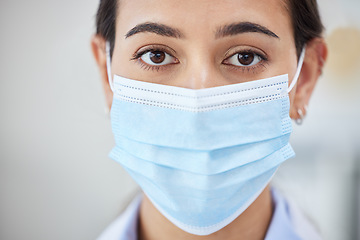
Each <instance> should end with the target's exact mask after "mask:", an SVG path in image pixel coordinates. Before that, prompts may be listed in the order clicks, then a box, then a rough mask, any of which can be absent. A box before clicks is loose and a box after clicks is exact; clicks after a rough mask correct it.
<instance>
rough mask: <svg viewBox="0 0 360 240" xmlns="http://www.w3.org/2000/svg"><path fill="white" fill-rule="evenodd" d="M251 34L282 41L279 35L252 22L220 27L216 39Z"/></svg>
mask: <svg viewBox="0 0 360 240" xmlns="http://www.w3.org/2000/svg"><path fill="white" fill-rule="evenodd" d="M250 32H255V33H262V34H266V35H268V36H270V37H274V38H278V39H280V38H279V36H278V35H276V34H275V33H274V32H272V31H270V30H269V29H268V28H266V27H264V26H261V25H259V24H256V23H252V22H239V23H232V24H229V25H225V26H222V27H219V28H218V30H217V31H216V33H215V37H216V38H220V37H228V36H233V35H237V34H241V33H250Z"/></svg>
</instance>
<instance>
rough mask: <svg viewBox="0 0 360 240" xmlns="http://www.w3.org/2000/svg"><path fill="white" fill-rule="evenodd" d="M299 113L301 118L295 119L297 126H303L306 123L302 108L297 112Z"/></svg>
mask: <svg viewBox="0 0 360 240" xmlns="http://www.w3.org/2000/svg"><path fill="white" fill-rule="evenodd" d="M297 113H298V114H299V118H297V119H295V123H296V124H297V125H301V124H302V123H303V121H304V117H305V115H304V113H303V111H302V110H301V109H300V108H299V109H298V110H297Z"/></svg>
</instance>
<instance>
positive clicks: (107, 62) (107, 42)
mask: <svg viewBox="0 0 360 240" xmlns="http://www.w3.org/2000/svg"><path fill="white" fill-rule="evenodd" d="M106 68H107V75H108V80H109V84H110V89H111V91H113V92H114V85H113V79H112V75H111V58H110V42H109V41H106Z"/></svg>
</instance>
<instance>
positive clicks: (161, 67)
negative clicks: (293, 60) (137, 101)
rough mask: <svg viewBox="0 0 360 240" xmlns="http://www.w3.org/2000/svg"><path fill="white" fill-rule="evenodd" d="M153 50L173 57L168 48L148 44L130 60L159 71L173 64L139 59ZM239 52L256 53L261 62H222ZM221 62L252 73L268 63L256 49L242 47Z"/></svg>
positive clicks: (230, 67)
mask: <svg viewBox="0 0 360 240" xmlns="http://www.w3.org/2000/svg"><path fill="white" fill-rule="evenodd" d="M153 51H161V52H165V53H167V54H169V55H170V56H171V57H174V56H173V54H171V53H169V51H168V49H166V48H162V47H160V46H149V47H148V48H146V49H144V50H142V51H140V52H136V53H134V54H133V56H132V58H131V59H130V60H132V61H136V63H138V64H140V66H141V68H143V69H144V70H147V71H149V70H151V71H160V70H165V69H166V68H168V67H171V66H172V65H173V64H168V65H149V64H146V63H144V62H143V61H142V60H141V57H142V56H143V55H144V54H146V53H148V52H153ZM240 53H253V54H256V55H258V56H259V57H260V58H261V62H260V63H258V64H256V65H254V66H248V67H244V66H235V65H232V64H225V63H223V62H224V61H225V60H227V59H229V58H231V57H233V56H234V55H236V54H240ZM225 60H224V61H223V62H222V63H223V64H224V65H225V66H226V67H227V68H229V69H231V70H235V71H241V72H243V73H244V72H246V71H247V72H250V71H252V72H253V73H255V71H256V70H257V69H258V68H260V67H261V68H265V69H266V65H267V64H268V58H267V57H266V56H265V55H264V54H262V53H260V52H258V51H255V50H254V49H250V48H249V49H242V50H240V51H237V52H235V53H233V54H231V55H230V56H229V57H227V58H226V59H225Z"/></svg>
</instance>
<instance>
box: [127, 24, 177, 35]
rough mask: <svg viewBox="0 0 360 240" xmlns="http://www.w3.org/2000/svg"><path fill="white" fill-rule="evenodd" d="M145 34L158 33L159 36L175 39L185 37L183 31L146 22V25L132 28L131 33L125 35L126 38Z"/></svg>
mask: <svg viewBox="0 0 360 240" xmlns="http://www.w3.org/2000/svg"><path fill="white" fill-rule="evenodd" d="M144 32H151V33H156V34H158V35H161V36H165V37H173V38H183V37H184V34H182V33H181V31H180V30H178V29H176V28H173V27H170V26H167V25H164V24H160V23H152V22H146V23H142V24H138V25H136V26H135V27H134V28H132V29H131V30H130V31H129V32H127V33H126V34H125V38H128V37H131V36H133V35H135V34H137V33H144Z"/></svg>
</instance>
